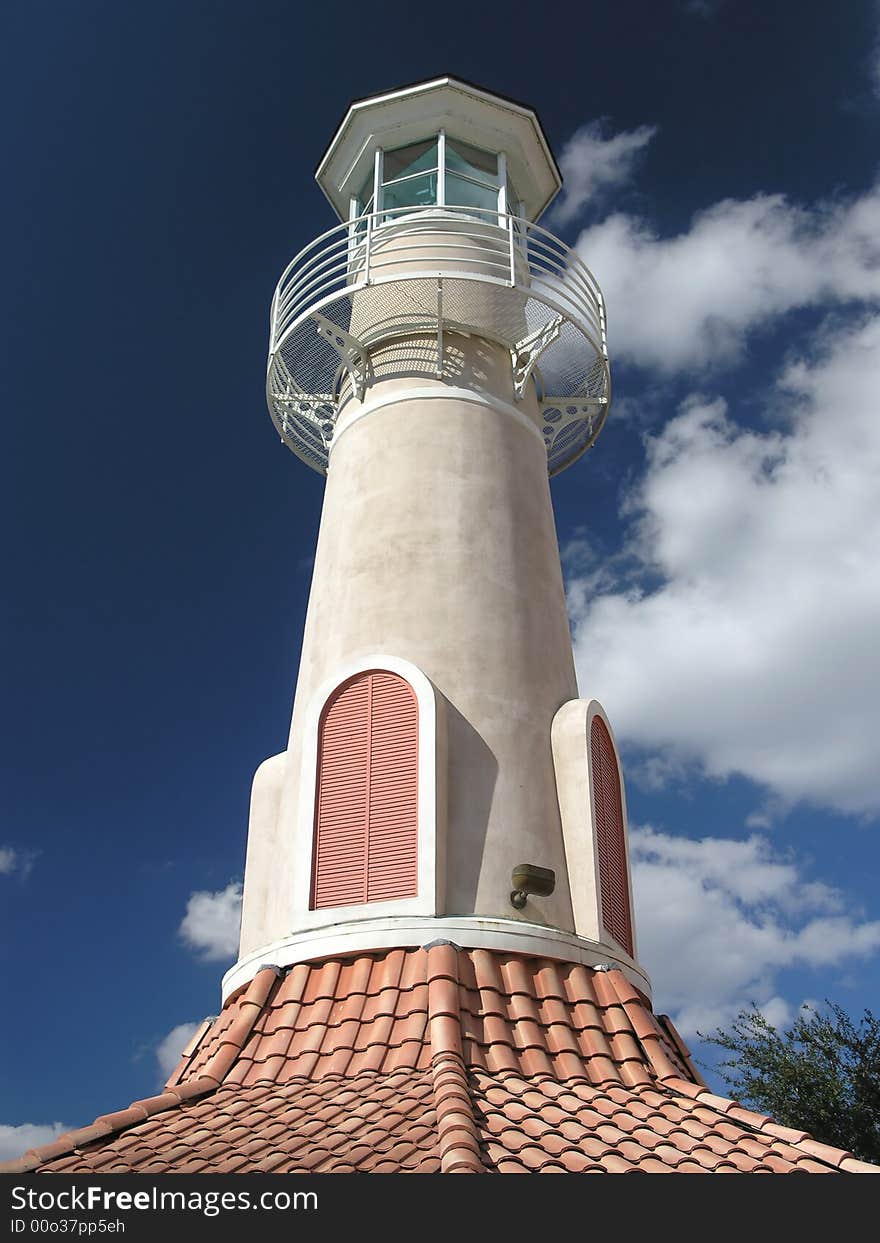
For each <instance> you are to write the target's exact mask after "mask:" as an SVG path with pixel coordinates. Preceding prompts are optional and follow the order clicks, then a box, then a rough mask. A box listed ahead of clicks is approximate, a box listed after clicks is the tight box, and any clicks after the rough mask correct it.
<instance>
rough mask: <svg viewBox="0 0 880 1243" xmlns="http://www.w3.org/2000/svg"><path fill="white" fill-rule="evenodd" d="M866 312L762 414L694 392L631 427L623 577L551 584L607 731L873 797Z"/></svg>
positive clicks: (870, 801) (874, 348)
mask: <svg viewBox="0 0 880 1243" xmlns="http://www.w3.org/2000/svg"><path fill="white" fill-rule="evenodd" d="M878 393H880V317H876V318H869V319H865V320H863V321H862V322H860V323H859V324H857V325H849V326H848V327H846V328H844V329H840V330H839V331H838V332H837V333H836V335H833V336H829V337H827V339H826V340H825V341H824V346H823V352H822V353H821V355H820V356H818V357H816V358H814V359H813V360H812V361H807V362H800V363H796V364H793V365H791V366H790V367H789V368H788V370H787V371H786V373H785V375H784V376H783V378H782V380H781V381H780V384H779V386H778V387H777V390H776V391H775V393H771V394H770V395H769V400H770V402H771V404H775V406H776V410H775V413H776V415H777V417H780V416H782V415H785V416H786V417H787V419H788V422H787V424H786V425H783V426H782V427H781V429H780V430H772V431H760V432H759V431H752V430H746V429H743V428H741V427H738V426H736V425H735V424H734V423H733V422H732V420H731V419H730V417H729V415H728V412H727V408H726V406H725V403H724V402H723V401H721V400H714V401H710V400H705V399H699V398H693V399H691V400H689V401H688V402H686V403H685V404H684V406H683V407H682V409H681V412H680V413H679V414H678V416H677V417H675V418H673V419H672V420H671V422H669V423H668V424H667V426H666V427H665V428H664V429H663V430H662V431H661V432H659V433H658V434H656V435H654V436H652V437H650V438H649V439H648V441H647V468H646V471H645V474H644V476H643V478H642V479H641V481H640V482H639V483H638V484H637V486H636V487H635V488H634V490H633V491H632V492H631V493H630V495H629V497H628V499H627V502H626V511H627V513H628V515H629V517H630V519H631V520H632V524H633V525H632V527H631V540H630V542H629V544H628V546H627V548H626V553H627V555H628V557H629V573H628V574H623V573H622V572H621V571H620V569H619V566H620V564H621V562H620V558H618V560H617V562H616V563H615V564H616V565H617V566H618V578H617V581H616V583H615V584H614V585H613V586H611V587H609V586H608V585H607V584H606V583H604V582H602V581H598V585H597V583H596V580H595V578H593V579H591V578H590V577H589V575H587V576H586V577H582V578H578V577H577V576H575V577H574V578H573V579H572V581H571V583H570V584H569V604H570V611H571V614H572V621H573V630H574V641H575V655H576V659H577V663H578V668H579V672H580V686H581V691H582V693H583V694H589V695H595V696H596V697H597V698H599V699H600V700H602V701H603V702H604V703H605V704H606V706H607V707H608V710H609V712H610V713H611V716H612V720H613V721H614V723H615V728H616V730H617V732H618V734H619V736H620V737H621V738H622V739H624V740H625V741H627V742H629V743H631V744H636V745H637V746H639V747H641V748H643V749H644V750H645V751H647V752H649V753H652V754H654V755H659V756H660V757H661V762H660V767H659V770H658V771H659V773H660V776H661V778H662V769H663V764H666V765H667V766H671V767H672V768H673V770H674V768H675V765H676V764H678V765H693V764H696V765H697V766H698V767H699V769H700V770H701V771H702V772H703V773H704V774H706V775H708V776H710V777H713V778H726V777H728V776H729V775H731V774H734V773H738V774H742V775H744V776H745V777H748V778H750V779H751V780H753V781H755V782H757V783H759V784H760V785H761V786H763V787H764V788H765V790H766V791H767V794H768V801H767V804H766V806H765V808H764V809H762V812H761V813H759V816H758V818H757V819H756V820H753V821H752V823H753V824H757V823H760V822H761V818H762V817H763V818H765V819H766V820H769V819H770V818H771V817H772V815H773V814H774V813H775V814H778V813H779V811H780V810H785V809H786V808H787V807H789V806H791V805H792V804H793V803H795V802H797V801H799V800H806V801H808V802H810V803H812V804H814V805H817V806H825V807H830V808H833V809H836V810H838V811H842V812H846V813H855V814H862V815H868V816H873V815H877V814H878V813H880V780H878V773H880V730H878V728H877V705H878V703H880V659H878V643H877V633H878V625H877V620H878V617H880V561H878V556H877V550H878V548H880V505H878V502H877V480H878V478H880V417H878V415H880V410H878V404H880V400H878Z"/></svg>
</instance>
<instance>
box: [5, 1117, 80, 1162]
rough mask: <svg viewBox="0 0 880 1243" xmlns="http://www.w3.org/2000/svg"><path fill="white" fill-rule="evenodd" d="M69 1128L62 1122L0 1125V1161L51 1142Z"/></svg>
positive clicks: (10, 1159)
mask: <svg viewBox="0 0 880 1243" xmlns="http://www.w3.org/2000/svg"><path fill="white" fill-rule="evenodd" d="M70 1129H71V1128H70V1127H69V1126H65V1125H64V1123H63V1122H46V1123H40V1122H22V1123H21V1125H20V1126H0V1161H14V1160H15V1159H16V1158H17V1157H21V1156H23V1155H24V1154H25V1153H26V1152H27V1150H28V1149H29V1148H39V1147H40V1145H41V1144H51V1143H52V1140H53V1139H57V1138H58V1136H59V1135H63V1134H64V1132H65V1131H69V1130H70Z"/></svg>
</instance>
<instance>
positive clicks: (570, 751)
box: [551, 699, 638, 961]
mask: <svg viewBox="0 0 880 1243" xmlns="http://www.w3.org/2000/svg"><path fill="white" fill-rule="evenodd" d="M597 716H598V717H600V718H601V719H602V720H603V721H604V722H605V725H606V727H607V729H608V735H609V737H610V738H611V745H612V747H613V748H614V758H615V760H616V761H617V777H618V781H619V782H620V805H621V809H622V811H623V839H624V845H625V849H626V881H627V893H628V897H629V911H630V923H631V926H632V937H633V960H634V961H637V960H638V943H637V940H636V920H635V910H634V908H633V895H632V864H631V861H630V851H629V819H628V817H627V812H626V788H625V785H624V781H623V766H622V764H621V762H620V752H619V751H618V749H617V740H616V738H615V737H614V730H613V729H612V728H611V722H610V721H609V720H608V716H607V714H606V712H605V709H604V708H603V707H602V705H601V704H600V703H599V701H598V700H597V699H570V700H569V701H568V703H564V704H563V705H562V707H561V708H560V709H559V710H558V712H557V713H556V715H555V716H554V718H553V724H552V727H551V740H552V745H553V764H554V767H555V770H556V788H557V793H558V796H559V810H560V814H561V818H562V836H563V841H564V843H565V858H566V862H567V864H568V880H569V885H570V886H571V907H572V911H573V913H574V926H575V931H576V932H577V933H578V935H579V936H582V937H588V938H589V939H590V940H591V941H599V942H602V943H603V944H605V945H609V946H614V947H615V948H616V950H617V951H618V952H622V953H624V954H625V953H626V951H625V950H624V948H623V946H620V945H618V943H617V941H615V939H614V938H613V937H612V935H611V933H610V932H608V930H607V929H606V927H605V924H604V921H603V919H602V890H601V886H600V884H599V859H598V856H597V852H596V796H595V792H594V790H593V765H592V760H591V752H590V736H591V731H592V727H593V718H594V717H597Z"/></svg>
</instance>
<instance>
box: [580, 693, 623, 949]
mask: <svg viewBox="0 0 880 1243" xmlns="http://www.w3.org/2000/svg"><path fill="white" fill-rule="evenodd" d="M590 755H591V759H592V771H593V799H594V802H595V806H596V850H597V851H598V854H599V890H600V894H601V898H602V923H603V924H604V926H605V930H606V932H610V933H611V935H612V936H613V937H614V939H615V941H616V942H617V943H618V945H622V946H623V948H624V949H625V950H626V952H627V953H628V954H629V955H630V956H632V952H633V941H632V916H631V914H630V909H629V878H628V869H627V866H626V841H625V838H624V832H623V803H622V801H621V797H620V771H619V769H618V766H617V757H616V755H615V754H614V744H613V743H612V741H611V735H610V734H609V733H608V727H607V725H606V724H605V722H604V721H603V720H602V718H601V717H598V716H594V717H593V725H592V729H591V731H590Z"/></svg>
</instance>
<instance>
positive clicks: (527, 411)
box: [225, 78, 648, 993]
mask: <svg viewBox="0 0 880 1243" xmlns="http://www.w3.org/2000/svg"><path fill="white" fill-rule="evenodd" d="M316 175H317V180H318V183H319V184H320V186H321V188H322V190H323V191H324V193H325V194H326V196H327V198H328V199H329V201H330V203H331V205H332V206H333V208H334V210H335V211H336V213H337V214H338V215H339V217H340V218H341V219H342V220H343V221H344V223H343V224H341V225H339V226H338V227H336V228H334V229H331V230H330V231H329V232H327V233H325V234H324V235H323V236H321V237H319V238H318V239H317V240H316V241H315V242H313V243H312V244H311V245H309V246H307V247H306V248H305V250H303V251H301V252H300V254H299V255H298V256H297V257H296V258H295V259H294V260H293V262H292V263H291V264H290V266H289V267H288V268H287V270H286V271H285V273H284V275H283V276H282V278H281V281H280V283H279V285H278V289H277V291H276V293H275V298H274V301H273V304H272V313H271V339H270V347H269V367H268V386H267V392H268V401H269V409H270V411H271V413H272V418H273V420H274V422H275V425H276V427H277V429H278V432H279V434H280V436H281V439H282V441H283V442H284V443H285V444H286V445H288V446H289V448H291V449H292V450H293V452H294V453H295V454H296V455H297V456H298V457H299V458H301V459H302V461H303V462H304V463H305V464H306V465H307V466H309V467H311V468H312V469H314V470H317V471H320V472H322V473H326V476H327V486H326V493H325V498H324V509H323V514H322V518H321V529H320V535H319V538H318V546H317V551H316V555H315V567H314V575H313V579H312V587H311V596H310V600H309V608H308V616H307V621H306V627H305V634H304V638H303V646H302V659H301V663H300V671H299V679H298V682H297V687H296V696H295V703H294V710H293V721H292V725H291V731H290V737H289V741H288V745H287V748H286V750H285V751H283V752H282V753H281V754H279V755H276V756H273V757H272V758H271V759H269V760H267V761H266V762H265V763H264V764H263V765H262V766H261V768H260V769H259V771H258V773H257V776H256V779H255V782H254V789H253V804H252V814H251V823H250V829H249V836H248V855H247V868H246V873H245V889H244V915H243V921H242V934H241V956H240V960H239V962H238V963H237V964H236V966H235V967H234V968H233V969H232V971H231V972H230V973H229V975H228V976H227V978H226V981H225V988H226V991H227V992H228V991H229V990H234V989H237V988H240V987H241V985H242V984H243V983H245V982H246V981H247V979H248V978H249V977H250V976H251V975H253V973H254V971H255V970H256V969H257V967H258V966H259V965H260V963H262V962H264V961H267V960H270V961H272V962H273V963H277V964H281V965H286V964H289V963H291V962H296V961H301V960H306V959H311V958H315V957H317V956H325V955H327V954H330V953H340V952H343V951H361V950H370V949H377V948H381V947H387V946H407V945H422V944H425V943H426V942H428V941H431V940H433V939H436V938H438V937H441V938H448V939H449V940H452V941H454V942H455V943H456V944H458V945H462V946H485V947H491V948H495V949H509V950H519V951H528V952H532V953H540V954H548V955H552V956H555V957H559V958H564V959H566V960H573V961H578V962H582V963H597V962H608V961H612V962H615V963H618V964H620V965H621V967H622V968H623V970H624V971H625V972H626V973H627V974H628V975H629V976H630V978H631V980H632V981H633V982H634V983H636V984H637V985H638V987H639V988H640V989H641V990H642V991H643V992H645V993H647V991H648V983H647V980H646V979H645V976H644V974H643V972H642V971H641V970H640V968H639V966H638V964H637V961H636V958H635V945H634V933H633V921H632V914H631V896H630V880H629V868H628V862H627V848H626V812H625V798H624V793H623V784H622V780H621V776H620V769H619V764H618V758H617V754H616V750H615V746H614V742H613V737H612V734H611V731H610V728H609V725H608V722H607V719H606V717H605V715H604V713H603V711H602V709H601V707H600V706H599V705H598V704H597V703H595V702H594V701H591V700H588V699H579V698H578V689H577V683H576V679H575V671H574V662H573V657H572V648H571V639H570V633H569V626H568V619H567V615H566V606H565V596H564V591H563V583H562V572H561V568H560V561H559V550H558V545H557V540H556V532H555V528H554V522H553V511H552V505H551V499H550V488H549V476H551V475H553V474H556V473H557V472H559V471H561V470H563V469H564V468H566V467H568V466H570V465H571V464H572V463H573V462H574V461H575V460H576V459H577V458H579V457H580V456H581V454H582V453H583V452H584V450H585V449H587V448H588V447H589V446H590V445H591V444H592V443H593V441H594V440H595V438H596V436H597V434H598V432H599V430H600V429H601V427H602V424H603V422H604V420H605V418H606V416H607V413H608V402H609V373H608V359H607V352H606V335H605V309H604V304H603V300H602V295H601V292H600V290H599V287H598V285H597V283H596V281H595V279H594V278H593V276H592V274H591V273H590V272H589V271H588V270H587V268H586V267H585V266H584V264H583V263H582V262H581V260H580V259H579V258H578V256H577V255H575V254H574V253H573V252H572V251H570V250H569V249H568V248H567V247H566V246H564V245H563V244H562V243H561V242H560V241H559V240H558V239H556V238H555V237H553V235H552V234H550V233H548V232H546V231H545V230H544V229H543V228H541V227H540V226H539V225H538V224H537V223H536V221H537V219H538V217H539V216H540V215H541V213H542V212H543V211H544V209H545V208H546V207H547V205H548V204H549V203H550V202H551V200H552V199H553V197H554V196H555V194H556V193H557V191H558V190H559V188H560V185H561V180H560V175H559V171H558V169H557V166H556V163H555V161H554V159H553V156H552V154H551V152H550V149H549V147H548V145H547V141H546V139H545V137H544V134H543V132H542V130H541V126H540V124H539V122H538V118H537V116H536V115H535V113H534V112H533V111H532V110H531V109H529V108H526V107H523V106H521V105H519V104H515V103H513V102H512V101H510V100H507V99H503V98H500V97H498V96H496V95H490V94H488V93H486V92H485V91H483V90H480V89H477V88H476V87H473V86H469V85H466V84H465V83H462V82H460V81H456V80H454V79H451V78H440V79H437V80H436V81H431V82H426V83H422V84H420V85H417V86H414V87H409V88H406V89H403V90H399V91H394V92H392V93H389V94H387V95H381V96H377V97H375V98H372V99H367V100H364V101H362V102H360V103H357V104H354V105H353V106H352V107H351V108H350V109H349V111H348V113H347V115H346V116H345V118H344V120H343V122H342V124H341V125H340V127H339V129H338V131H337V133H336V135H335V137H334V138H333V140H332V142H331V144H330V146H329V148H328V149H327V152H326V154H325V156H324V158H323V159H322V161H321V163H320V166H319V168H318V171H317V174H316ZM523 869H525V870H523ZM515 872H516V877H514V873H515Z"/></svg>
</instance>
